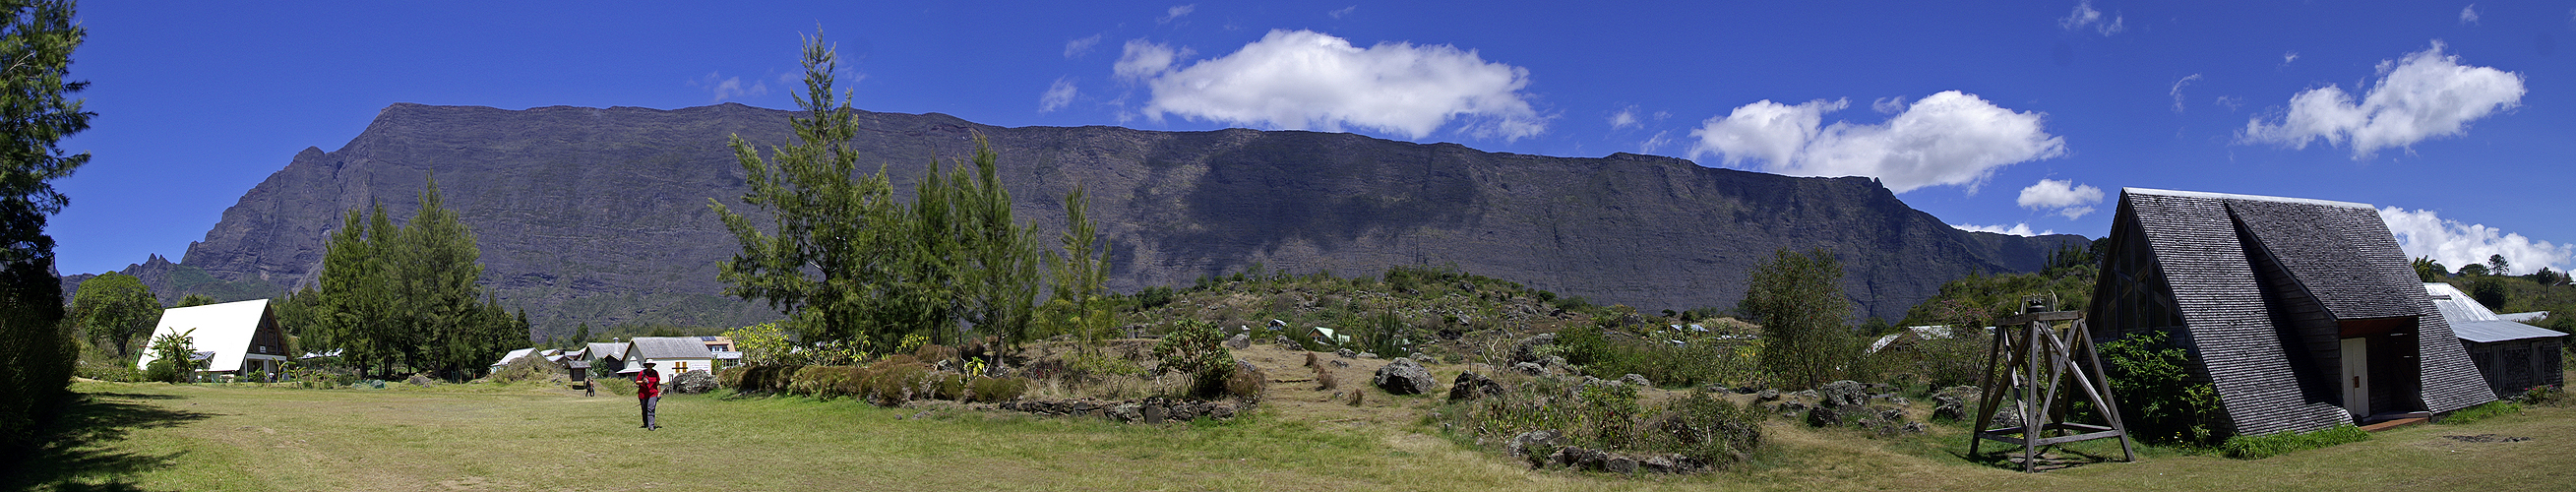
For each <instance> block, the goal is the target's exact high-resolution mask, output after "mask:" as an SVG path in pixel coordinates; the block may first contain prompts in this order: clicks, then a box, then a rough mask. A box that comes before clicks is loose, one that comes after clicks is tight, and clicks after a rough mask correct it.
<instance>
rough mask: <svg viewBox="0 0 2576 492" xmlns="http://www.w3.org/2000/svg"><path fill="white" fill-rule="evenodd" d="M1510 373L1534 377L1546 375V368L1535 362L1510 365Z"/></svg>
mask: <svg viewBox="0 0 2576 492" xmlns="http://www.w3.org/2000/svg"><path fill="white" fill-rule="evenodd" d="M1512 372H1517V373H1521V374H1527V375H1531V376H1536V375H1540V374H1547V368H1546V367H1541V366H1539V365H1538V363H1536V362H1520V363H1514V364H1512Z"/></svg>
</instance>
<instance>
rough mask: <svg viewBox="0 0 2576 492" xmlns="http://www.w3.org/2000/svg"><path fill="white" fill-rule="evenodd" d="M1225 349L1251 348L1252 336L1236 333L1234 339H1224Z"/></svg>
mask: <svg viewBox="0 0 2576 492" xmlns="http://www.w3.org/2000/svg"><path fill="white" fill-rule="evenodd" d="M1225 348H1229V349H1235V350H1243V349H1248V348H1252V335H1249V334H1243V333H1236V334H1234V338H1228V339H1225Z"/></svg>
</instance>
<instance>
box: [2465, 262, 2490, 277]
mask: <svg viewBox="0 0 2576 492" xmlns="http://www.w3.org/2000/svg"><path fill="white" fill-rule="evenodd" d="M2486 274H2487V266H2486V265H2482V264H2477V263H2470V264H2467V265H2460V276H2462V277H2481V276H2485V275H2486Z"/></svg>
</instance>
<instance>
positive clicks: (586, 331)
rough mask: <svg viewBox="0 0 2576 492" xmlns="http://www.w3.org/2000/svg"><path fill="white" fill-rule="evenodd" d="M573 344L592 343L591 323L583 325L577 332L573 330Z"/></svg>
mask: <svg viewBox="0 0 2576 492" xmlns="http://www.w3.org/2000/svg"><path fill="white" fill-rule="evenodd" d="M572 343H573V344H574V345H580V344H585V343H590V323H589V322H583V323H582V324H581V328H579V329H576V330H573V332H572Z"/></svg>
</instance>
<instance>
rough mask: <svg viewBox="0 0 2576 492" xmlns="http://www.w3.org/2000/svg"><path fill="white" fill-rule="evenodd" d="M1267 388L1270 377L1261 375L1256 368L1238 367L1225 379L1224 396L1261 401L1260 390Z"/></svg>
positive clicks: (1259, 370)
mask: <svg viewBox="0 0 2576 492" xmlns="http://www.w3.org/2000/svg"><path fill="white" fill-rule="evenodd" d="M1269 387H1270V376H1269V375H1267V374H1262V373H1261V369H1260V368H1256V367H1250V366H1245V367H1238V368H1235V370H1234V371H1233V372H1232V373H1229V374H1227V375H1226V377H1225V392H1226V394H1229V395H1233V396H1234V397H1236V398H1250V399H1255V400H1258V399H1261V392H1262V390H1264V389H1268V388H1269Z"/></svg>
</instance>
